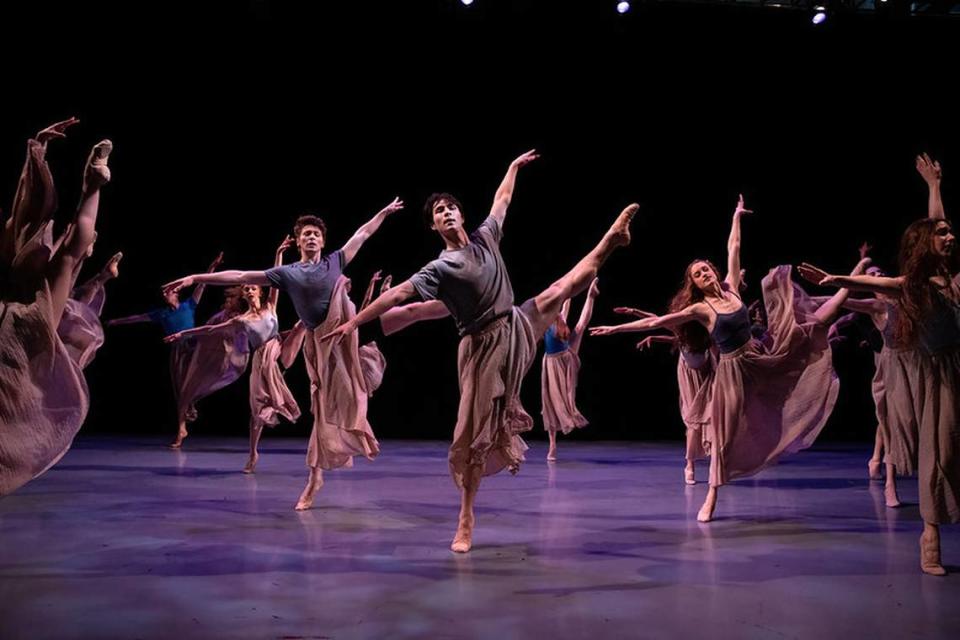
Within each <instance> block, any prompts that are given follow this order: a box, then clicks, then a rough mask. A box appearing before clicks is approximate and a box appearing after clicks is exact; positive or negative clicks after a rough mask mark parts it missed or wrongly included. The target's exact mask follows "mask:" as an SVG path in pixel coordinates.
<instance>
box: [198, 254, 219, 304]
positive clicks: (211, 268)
mask: <svg viewBox="0 0 960 640" xmlns="http://www.w3.org/2000/svg"><path fill="white" fill-rule="evenodd" d="M221 264H223V251H221V252H220V253H218V254H217V257H216V258H214V259H213V262H211V263H210V266H209V267H208V268H207V273H208V274H210V273H213V272H214V271H216V270H217V269H219V268H220V265H221ZM204 289H205V285H204V284H203V283H200V282H198V283H197V286H196V287H195V288H194V290H193V296H192V297H193V301H194V302H196V303H197V304H200V298H202V297H203V290H204Z"/></svg>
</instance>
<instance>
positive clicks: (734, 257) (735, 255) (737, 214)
mask: <svg viewBox="0 0 960 640" xmlns="http://www.w3.org/2000/svg"><path fill="white" fill-rule="evenodd" d="M748 213H753V211H751V210H750V209H747V208H746V207H745V206H744V203H743V194H742V193H741V194H740V198H739V199H738V200H737V207H736V209H734V211H733V222H732V223H731V224H730V237H729V238H728V239H727V278H726V282H727V285H729V287H730V290H731V291H733V292H734V293H739V291H740V278H741V276H742V274H741V271H740V218H741V217H743V216H744V215H745V214H748Z"/></svg>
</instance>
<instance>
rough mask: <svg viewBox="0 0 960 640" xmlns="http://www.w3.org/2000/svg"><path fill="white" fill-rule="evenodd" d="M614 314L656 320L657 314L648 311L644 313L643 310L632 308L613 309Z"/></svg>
mask: <svg viewBox="0 0 960 640" xmlns="http://www.w3.org/2000/svg"><path fill="white" fill-rule="evenodd" d="M613 312H614V313H622V314H624V315H628V316H636V317H637V318H656V317H657V314H655V313H650V312H649V311H644V310H643V309H634V308H633V307H614V308H613Z"/></svg>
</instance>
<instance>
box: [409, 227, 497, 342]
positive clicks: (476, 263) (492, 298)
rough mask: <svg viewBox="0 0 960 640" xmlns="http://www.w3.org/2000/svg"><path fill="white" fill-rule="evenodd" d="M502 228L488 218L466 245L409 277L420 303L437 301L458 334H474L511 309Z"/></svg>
mask: <svg viewBox="0 0 960 640" xmlns="http://www.w3.org/2000/svg"><path fill="white" fill-rule="evenodd" d="M502 237H503V228H502V227H501V226H500V223H499V222H498V221H497V219H496V218H494V217H493V216H488V217H487V219H486V220H484V221H483V222H482V223H481V224H480V226H479V227H477V230H476V231H474V232H473V233H471V234H470V244H468V245H467V246H465V247H464V248H462V249H453V250H445V251H442V252H441V253H440V257H439V258H437V259H436V260H433V261H431V262H429V263H428V264H427V265H426V266H425V267H424V268H423V269H421V270H420V271H419V272H417V273H416V274H414V275H413V277H411V278H410V283H411V284H412V285H413V287H414V289H416V290H417V293H419V294H420V297H421V298H423V299H424V300H439V301H440V302H442V303H443V304H444V306H446V307H447V309H449V311H450V315H452V316H453V319H454V320H455V321H456V323H457V330H458V331H459V332H460V335H461V336H463V335H469V334H471V333H476V332H477V331H479V330H480V329H482V328H483V327H485V326H486V325H487V324H489V323H490V322H491V321H493V320H496V319H497V318H499V317H501V316H504V315H506V314H508V313H509V312H510V309H511V308H513V287H512V286H511V285H510V276H509V275H507V267H506V266H505V265H504V264H503V256H501V255H500V239H501V238H502Z"/></svg>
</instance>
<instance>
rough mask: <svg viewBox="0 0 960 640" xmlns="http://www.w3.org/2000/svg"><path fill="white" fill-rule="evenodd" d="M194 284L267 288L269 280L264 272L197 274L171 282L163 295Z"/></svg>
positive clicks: (230, 271)
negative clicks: (242, 285)
mask: <svg viewBox="0 0 960 640" xmlns="http://www.w3.org/2000/svg"><path fill="white" fill-rule="evenodd" d="M195 284H204V285H208V284H210V285H214V286H218V287H232V286H234V285H238V284H256V285H259V286H261V287H269V286H270V284H271V283H270V280H269V279H268V278H267V273H266V271H237V270H228V271H218V272H216V273H198V274H195V275H192V276H184V277H183V278H178V279H176V280H172V281H171V282H168V283H167V284H165V285H163V292H164V294H168V293H171V292H172V293H177V292H179V291H180V290H181V289H184V288H186V287H190V286H193V285H195Z"/></svg>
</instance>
